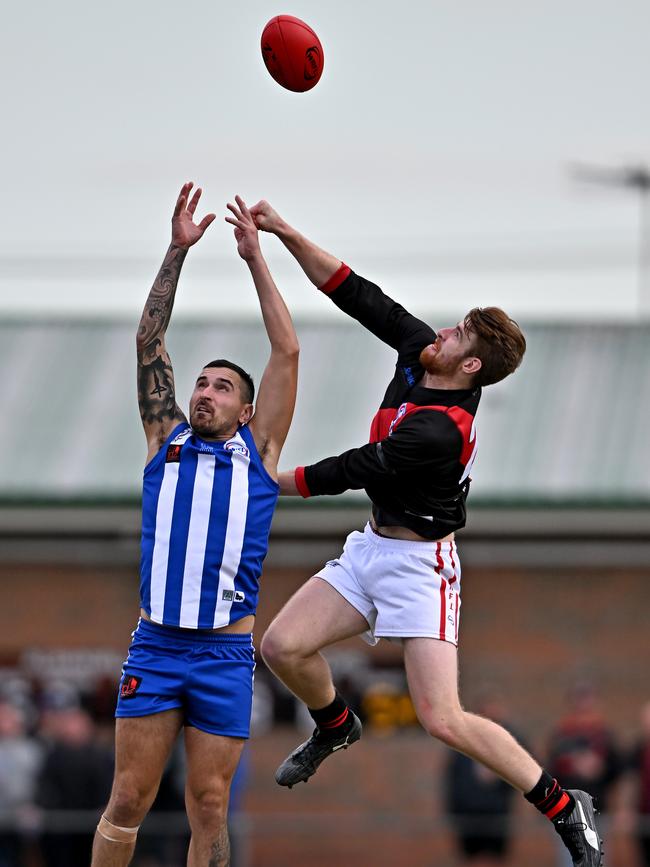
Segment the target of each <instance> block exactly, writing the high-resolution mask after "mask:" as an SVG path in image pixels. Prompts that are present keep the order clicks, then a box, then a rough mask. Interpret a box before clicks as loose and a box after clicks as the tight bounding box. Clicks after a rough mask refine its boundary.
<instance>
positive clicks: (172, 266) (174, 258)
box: [138, 246, 187, 350]
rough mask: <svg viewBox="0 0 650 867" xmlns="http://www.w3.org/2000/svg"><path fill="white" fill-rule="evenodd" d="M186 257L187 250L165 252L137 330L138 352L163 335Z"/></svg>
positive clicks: (176, 249)
mask: <svg viewBox="0 0 650 867" xmlns="http://www.w3.org/2000/svg"><path fill="white" fill-rule="evenodd" d="M186 255H187V250H181V248H180V247H173V246H172V247H170V248H169V250H168V251H167V255H166V256H165V260H164V262H163V263H162V265H161V266H160V271H159V272H158V275H157V276H156V279H155V280H154V283H153V286H152V287H151V291H150V292H149V297H148V298H147V302H146V304H145V305H144V310H143V312H142V318H141V319H140V326H139V328H138V350H140V349H141V348H144V347H146V346H149V344H150V343H151V342H152V340H154V339H155V338H156V337H159V336H161V335H162V334H164V333H165V329H166V328H167V325H168V324H169V319H170V316H171V315H172V307H173V306H174V295H175V294H176V287H177V286H178V278H179V276H180V273H181V268H182V267H183V262H184V261H185V256H186Z"/></svg>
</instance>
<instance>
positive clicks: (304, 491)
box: [294, 467, 311, 499]
mask: <svg viewBox="0 0 650 867" xmlns="http://www.w3.org/2000/svg"><path fill="white" fill-rule="evenodd" d="M294 479H295V482H296V487H297V488H298V493H299V494H300V496H301V497H305V499H306V498H307V497H311V491H310V490H309V488H308V487H307V482H306V481H305V468H304V467H296V470H295V473H294Z"/></svg>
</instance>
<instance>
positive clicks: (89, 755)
mask: <svg viewBox="0 0 650 867" xmlns="http://www.w3.org/2000/svg"><path fill="white" fill-rule="evenodd" d="M45 734H46V736H47V738H48V739H49V741H50V743H49V745H48V747H47V750H46V755H45V760H44V763H43V768H42V770H41V774H40V777H39V780H38V788H37V797H36V803H37V804H38V806H40V807H42V808H43V809H45V810H70V811H81V812H86V813H87V812H88V811H95V810H96V811H97V816H99V811H100V810H101V809H102V807H103V806H104V804H105V802H106V800H107V798H108V796H109V793H110V788H111V780H112V776H113V757H112V753H111V751H110V750H109V749H108V748H106V747H105V746H104V745H102V744H100V743H98V742H97V740H96V737H95V730H94V726H93V722H92V720H91V719H90V717H89V716H88V714H87V713H86V712H85V711H83V710H82V709H81V708H79V707H77V706H74V704H73V706H63V707H55V708H50V709H48V710H47V712H46V715H45ZM45 818H46V828H45V833H44V834H43V836H42V838H41V848H42V854H43V860H44V863H45V865H46V867H88V864H89V863H90V852H91V848H92V841H93V835H94V831H95V824H96V821H95V819H96V817H91V818H90V820H89V821H88V828H87V830H86V829H85V828H83V821H82V828H78V827H75V828H73V829H70V830H67V829H65V828H61V832H60V833H57V829H56V827H54V828H50V827H48V826H47V817H45ZM75 824H76V823H75Z"/></svg>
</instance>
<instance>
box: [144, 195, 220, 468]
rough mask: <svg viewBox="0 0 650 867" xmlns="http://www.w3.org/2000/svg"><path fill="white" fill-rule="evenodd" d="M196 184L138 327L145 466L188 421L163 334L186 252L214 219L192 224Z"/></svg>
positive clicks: (179, 210)
mask: <svg viewBox="0 0 650 867" xmlns="http://www.w3.org/2000/svg"><path fill="white" fill-rule="evenodd" d="M192 186H193V184H191V183H187V184H185V185H184V186H183V188H182V189H181V192H180V195H179V197H178V200H177V202H176V207H175V208H174V216H173V217H172V242H171V244H170V247H169V249H168V250H167V254H166V256H165V259H164V261H163V263H162V265H161V267H160V271H159V272H158V275H157V277H156V279H155V281H154V284H153V286H152V287H151V291H150V292H149V297H148V298H147V301H146V304H145V305H144V310H143V311H142V318H141V319H140V325H139V326H138V334H137V340H136V346H137V355H138V403H139V406H140V417H141V418H142V425H143V427H144V433H145V436H146V438H147V446H148V453H147V462H149V461H150V460H151V458H152V457H153V456H154V455H155V454H156V453H157V452H158V451H159V449H160V447H161V445H162V444H163V442H164V441H165V440H166V439H167V437H168V436H169V434H170V433H171V431H172V430H173V428H174V427H175V426H176V425H177V424H179V422H183V421H185V420H186V419H185V415H184V414H183V411H182V410H181V408H180V407H179V406H178V404H177V403H176V392H175V388H174V371H173V370H172V363H171V359H170V357H169V353H168V352H167V347H166V345H165V332H166V331H167V326H168V325H169V320H170V318H171V315H172V308H173V306H174V296H175V294H176V287H177V285H178V278H179V276H180V273H181V268H182V266H183V262H184V260H185V256H186V255H187V251H188V250H189V248H190V247H191V246H192V245H193V244H196V242H197V241H198V240H199V239H200V238H201V237H202V236H203V233H204V232H205V230H206V229H207V227H208V226H209V225H210V223H211V222H212V221H213V220H214V218H215V215H214V214H207V215H206V216H205V217H204V218H203V219H202V220H201V222H200V223H199V224H198V225H197V224H195V223H194V221H193V217H194V212H195V211H196V206H197V205H198V202H199V199H200V197H201V189H200V187H199V188H198V189H197V190H196V192H195V193H194V195H193V196H192V199H191V200H190V201H189V203H188V196H189V194H190V191H191V189H192Z"/></svg>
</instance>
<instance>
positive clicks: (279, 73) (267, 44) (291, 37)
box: [262, 15, 324, 93]
mask: <svg viewBox="0 0 650 867" xmlns="http://www.w3.org/2000/svg"><path fill="white" fill-rule="evenodd" d="M262 57H263V58H264V63H265V64H266V68H267V69H268V71H269V73H270V74H271V76H272V77H273V78H274V79H275V80H276V81H277V83H278V84H281V85H282V87H286V88H287V90H293V91H294V93H304V91H306V90H311V89H312V87H314V86H315V85H316V84H318V80H319V78H320V77H321V74H322V72H323V60H324V57H323V46H322V45H321V44H320V39H319V38H318V36H316V34H315V33H314V31H313V30H312V29H311V27H310V26H309V25H308V24H305V22H304V21H301V20H300V18H294V17H293V15H276V16H275V18H271V20H270V21H269V23H268V24H267V25H266V27H265V28H264V30H263V31H262Z"/></svg>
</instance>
